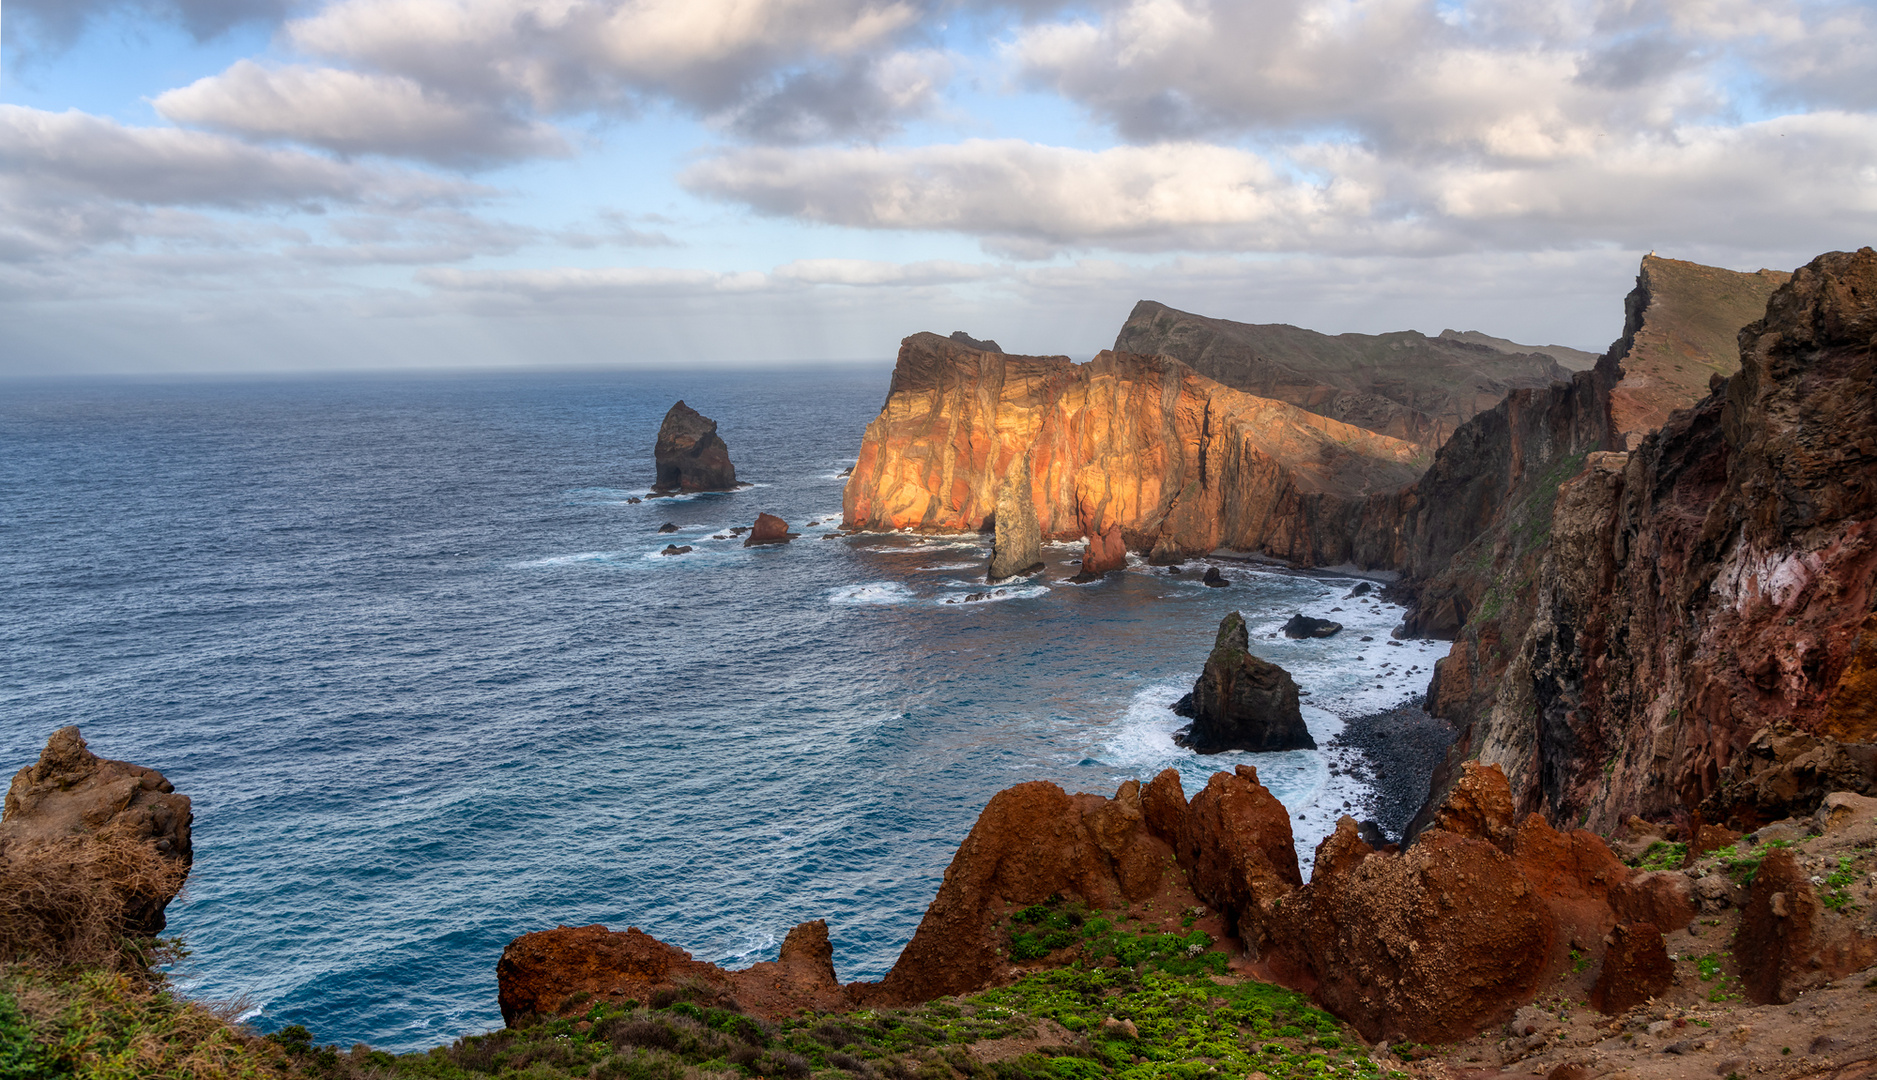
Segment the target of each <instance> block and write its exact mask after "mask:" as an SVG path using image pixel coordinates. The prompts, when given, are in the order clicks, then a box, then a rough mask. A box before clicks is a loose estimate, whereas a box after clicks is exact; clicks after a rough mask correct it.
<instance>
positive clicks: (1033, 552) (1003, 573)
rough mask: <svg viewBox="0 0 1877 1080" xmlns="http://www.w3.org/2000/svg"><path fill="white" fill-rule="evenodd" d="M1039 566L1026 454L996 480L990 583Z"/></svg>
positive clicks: (1040, 555)
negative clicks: (995, 509) (994, 524)
mask: <svg viewBox="0 0 1877 1080" xmlns="http://www.w3.org/2000/svg"><path fill="white" fill-rule="evenodd" d="M1042 568H1043V538H1042V533H1041V532H1039V531H1038V529H1037V524H1036V501H1035V499H1034V498H1032V496H1031V491H1030V458H1029V455H1027V454H1026V455H1024V456H1023V457H1021V458H1018V459H1017V460H1016V461H1015V462H1014V463H1012V465H1011V468H1010V471H1009V472H1007V473H1005V474H1004V478H1003V479H1002V480H1000V481H998V484H997V523H996V532H995V533H994V534H993V539H992V542H991V565H990V569H989V570H988V571H987V572H986V574H985V577H986V579H987V580H989V581H991V582H992V583H995V582H999V581H1002V580H1004V579H1005V578H1009V577H1015V576H1017V575H1018V574H1028V573H1032V572H1033V571H1036V570H1040V569H1042Z"/></svg>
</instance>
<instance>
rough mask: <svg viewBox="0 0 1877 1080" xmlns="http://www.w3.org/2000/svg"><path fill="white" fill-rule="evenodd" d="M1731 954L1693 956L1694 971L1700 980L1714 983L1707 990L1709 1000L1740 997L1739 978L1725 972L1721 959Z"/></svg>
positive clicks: (1716, 1000) (1734, 999)
mask: <svg viewBox="0 0 1877 1080" xmlns="http://www.w3.org/2000/svg"><path fill="white" fill-rule="evenodd" d="M1732 955H1733V954H1732V953H1725V952H1722V953H1708V954H1707V955H1706V956H1697V957H1695V971H1696V972H1698V973H1699V974H1700V976H1701V981H1702V982H1711V983H1714V984H1715V985H1714V987H1713V989H1711V990H1709V991H1708V1000H1709V1001H1713V1002H1721V1001H1737V1000H1739V999H1740V980H1739V979H1738V978H1736V977H1734V976H1732V975H1729V974H1727V972H1726V971H1725V970H1724V965H1723V961H1724V960H1725V959H1726V958H1727V957H1729V956H1732Z"/></svg>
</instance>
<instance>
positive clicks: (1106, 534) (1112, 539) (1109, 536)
mask: <svg viewBox="0 0 1877 1080" xmlns="http://www.w3.org/2000/svg"><path fill="white" fill-rule="evenodd" d="M1127 564H1128V548H1127V543H1126V541H1124V540H1122V538H1121V527H1120V526H1119V525H1110V526H1108V527H1107V528H1106V529H1103V530H1102V531H1101V532H1099V533H1094V534H1091V535H1090V536H1089V538H1088V548H1087V550H1086V551H1085V552H1084V553H1083V555H1082V573H1084V574H1089V575H1100V574H1106V573H1108V572H1109V571H1111V570H1121V569H1125V568H1126V567H1127Z"/></svg>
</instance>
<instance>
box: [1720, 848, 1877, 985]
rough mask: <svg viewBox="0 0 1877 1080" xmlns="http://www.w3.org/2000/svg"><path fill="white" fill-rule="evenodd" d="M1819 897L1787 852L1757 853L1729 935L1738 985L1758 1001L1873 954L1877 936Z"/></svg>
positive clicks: (1838, 972) (1826, 977)
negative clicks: (1743, 903) (1742, 907)
mask: <svg viewBox="0 0 1877 1080" xmlns="http://www.w3.org/2000/svg"><path fill="white" fill-rule="evenodd" d="M1861 929H1862V928H1861V927H1859V926H1858V925H1857V923H1855V922H1854V921H1853V920H1851V919H1849V918H1846V917H1845V916H1844V915H1842V914H1838V913H1836V912H1833V911H1830V910H1828V909H1827V908H1826V907H1825V905H1824V904H1823V903H1821V902H1820V901H1819V898H1818V892H1817V890H1815V889H1814V888H1813V887H1812V882H1811V880H1810V879H1809V878H1808V877H1807V875H1806V874H1805V872H1804V871H1803V870H1801V869H1800V867H1799V864H1798V861H1797V860H1795V859H1794V858H1793V857H1792V852H1791V851H1790V850H1788V849H1786V848H1773V849H1772V850H1770V851H1768V852H1767V853H1766V855H1765V856H1764V857H1763V858H1761V859H1760V865H1759V869H1758V870H1756V871H1755V872H1754V875H1753V887H1752V891H1751V892H1749V893H1748V895H1747V904H1746V908H1745V910H1744V911H1742V912H1741V915H1740V929H1739V931H1738V932H1737V933H1736V934H1735V936H1734V949H1733V951H1734V960H1735V962H1736V963H1738V964H1739V965H1740V983H1741V988H1742V989H1743V990H1745V991H1746V995H1747V1000H1749V1001H1752V1002H1754V1003H1755V1004H1758V1005H1770V1004H1774V1003H1784V1002H1789V1001H1791V1000H1793V999H1794V998H1796V997H1798V996H1799V995H1800V994H1802V993H1804V992H1805V991H1807V990H1810V989H1813V988H1814V987H1817V986H1821V985H1823V984H1825V983H1828V982H1830V981H1832V980H1833V979H1836V978H1838V977H1840V976H1842V975H1847V974H1849V973H1851V972H1853V971H1857V970H1860V969H1861V968H1863V967H1864V966H1866V965H1867V964H1869V963H1870V962H1871V961H1872V960H1877V938H1872V937H1866V936H1865V935H1864V934H1863V933H1861V932H1860V931H1861Z"/></svg>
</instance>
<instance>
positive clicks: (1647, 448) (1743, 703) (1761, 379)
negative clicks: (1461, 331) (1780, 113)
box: [1431, 248, 1877, 828]
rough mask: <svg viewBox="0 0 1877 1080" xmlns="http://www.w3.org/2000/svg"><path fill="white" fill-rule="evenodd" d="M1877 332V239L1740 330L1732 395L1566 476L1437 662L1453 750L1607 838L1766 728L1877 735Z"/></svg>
mask: <svg viewBox="0 0 1877 1080" xmlns="http://www.w3.org/2000/svg"><path fill="white" fill-rule="evenodd" d="M1873 335H1877V252H1873V251H1872V250H1871V249H1869V248H1865V249H1863V250H1861V251H1858V252H1855V253H1849V254H1847V253H1833V254H1830V255H1824V256H1820V257H1819V258H1818V259H1816V260H1814V261H1813V262H1812V263H1811V264H1809V265H1807V266H1805V267H1803V268H1801V269H1800V270H1799V271H1798V272H1797V273H1795V274H1794V275H1793V276H1792V279H1791V281H1790V282H1788V283H1787V284H1786V285H1784V286H1781V287H1780V288H1779V289H1778V291H1776V292H1775V293H1774V294H1773V295H1772V297H1771V300H1770V302H1769V304H1768V305H1767V308H1766V311H1765V317H1764V318H1763V319H1762V320H1760V321H1759V322H1756V323H1753V324H1752V325H1750V326H1748V327H1746V328H1745V329H1743V330H1742V331H1741V332H1740V336H1739V357H1740V368H1739V373H1738V374H1737V375H1736V376H1735V377H1733V378H1732V379H1730V380H1728V382H1727V383H1726V384H1725V387H1724V388H1723V389H1721V390H1719V391H1717V392H1716V393H1713V394H1711V395H1709V396H1708V397H1707V398H1706V399H1705V400H1703V401H1701V402H1700V403H1699V404H1697V405H1696V406H1695V407H1694V408H1693V409H1692V410H1688V411H1685V412H1681V413H1677V414H1675V415H1673V416H1672V417H1671V418H1670V419H1669V421H1668V423H1667V424H1666V425H1665V426H1664V427H1663V428H1662V429H1661V430H1660V431H1659V432H1656V433H1654V434H1652V435H1650V436H1648V437H1647V438H1645V439H1643V440H1642V442H1641V444H1640V445H1639V446H1638V447H1637V448H1636V449H1635V450H1634V451H1633V452H1629V453H1622V452H1613V453H1601V454H1595V455H1591V456H1590V459H1589V461H1588V467H1587V468H1586V469H1585V470H1584V471H1583V472H1582V473H1581V474H1580V475H1577V476H1576V477H1574V478H1572V479H1569V480H1568V481H1566V482H1565V483H1563V484H1562V485H1560V489H1559V493H1558V495H1557V497H1556V504H1555V509H1554V510H1553V512H1552V513H1551V514H1550V515H1549V516H1548V518H1547V519H1546V521H1545V529H1546V533H1547V536H1546V540H1545V542H1544V543H1543V544H1541V545H1539V546H1538V548H1537V549H1536V554H1535V555H1532V556H1529V557H1528V558H1527V559H1526V560H1525V562H1524V563H1523V564H1521V565H1519V566H1511V567H1503V569H1508V570H1511V571H1514V572H1520V571H1523V570H1525V569H1529V572H1530V577H1529V578H1524V579H1518V580H1514V579H1511V578H1510V577H1501V578H1499V579H1498V580H1497V581H1495V582H1494V584H1493V585H1492V586H1491V589H1489V596H1488V598H1487V599H1486V600H1483V601H1482V603H1481V604H1480V605H1479V608H1478V610H1476V611H1475V612H1474V614H1473V617H1472V618H1471V619H1470V621H1469V623H1468V626H1467V628H1466V632H1465V633H1463V634H1462V635H1461V638H1460V640H1459V641H1457V642H1456V645H1455V649H1454V653H1453V655H1451V656H1450V657H1448V658H1447V659H1446V660H1443V661H1442V662H1441V663H1440V664H1439V665H1438V667H1437V674H1436V678H1435V684H1434V689H1433V692H1432V694H1431V697H1432V699H1433V701H1432V705H1433V707H1434V708H1436V709H1437V710H1439V711H1441V712H1442V714H1443V715H1448V716H1449V717H1451V718H1454V719H1457V720H1460V721H1462V722H1466V723H1468V724H1469V728H1468V731H1467V732H1466V734H1465V735H1463V737H1462V739H1461V742H1460V744H1459V745H1457V746H1456V750H1455V754H1456V755H1457V758H1461V757H1465V756H1468V755H1477V756H1478V757H1479V758H1480V760H1482V761H1488V762H1494V763H1497V764H1499V765H1501V766H1502V767H1503V768H1504V769H1505V771H1506V774H1507V776H1508V778H1509V779H1510V781H1511V786H1512V790H1513V792H1514V794H1515V796H1516V798H1517V800H1518V804H1519V806H1520V807H1521V808H1524V809H1535V810H1543V811H1544V812H1545V813H1546V814H1547V815H1548V816H1550V817H1551V818H1552V820H1565V819H1568V820H1573V821H1576V820H1588V821H1589V822H1590V824H1591V826H1592V827H1593V828H1608V827H1611V826H1613V825H1615V824H1616V823H1618V822H1620V821H1622V820H1623V819H1625V818H1626V817H1627V816H1629V815H1631V814H1640V815H1643V816H1654V817H1661V816H1664V815H1667V814H1671V813H1675V812H1679V811H1683V810H1686V809H1692V808H1694V807H1695V806H1697V805H1698V804H1700V803H1701V802H1702V801H1703V800H1704V799H1708V798H1709V797H1710V796H1713V795H1714V794H1715V793H1716V792H1717V790H1718V789H1719V788H1721V786H1722V785H1723V784H1724V783H1726V782H1727V781H1728V780H1729V779H1730V777H1736V776H1738V775H1740V774H1741V769H1742V768H1744V767H1746V764H1747V763H1746V762H1745V761H1744V760H1743V761H1738V762H1737V761H1736V760H1735V759H1736V758H1741V757H1742V756H1743V752H1744V751H1746V750H1747V749H1748V747H1749V745H1750V744H1752V743H1753V740H1754V738H1755V735H1756V733H1759V732H1760V731H1761V729H1762V728H1764V727H1766V726H1767V725H1769V724H1774V723H1780V724H1784V725H1789V726H1790V729H1791V730H1793V731H1795V732H1798V733H1802V734H1803V733H1809V735H1810V736H1813V737H1815V738H1813V739H1812V742H1817V741H1819V739H1825V740H1827V741H1831V742H1832V743H1833V744H1834V745H1835V744H1837V743H1852V744H1864V743H1870V742H1872V741H1877V723H1873V722H1872V717H1871V715H1870V714H1871V710H1870V709H1869V707H1868V703H1867V702H1866V701H1864V700H1863V695H1864V693H1865V689H1866V685H1867V683H1868V682H1869V679H1868V672H1867V669H1868V667H1869V664H1868V661H1867V658H1866V659H1864V660H1861V659H1860V657H1863V656H1864V653H1863V652H1861V651H1860V648H1861V647H1860V640H1861V639H1862V636H1863V635H1864V633H1865V631H1866V628H1867V625H1868V623H1869V619H1870V615H1871V609H1872V606H1873V602H1874V601H1877V522H1873V520H1872V517H1873V511H1877V366H1874V364H1873V358H1872V347H1873ZM1493 589H1497V590H1502V595H1500V596H1499V598H1498V599H1497V600H1494V599H1492V598H1491V590H1493ZM1514 605H1517V606H1520V607H1522V608H1523V609H1524V610H1525V611H1526V612H1527V618H1526V619H1525V620H1524V621H1523V625H1517V624H1514V623H1512V622H1510V621H1509V620H1506V619H1503V618H1500V617H1499V615H1500V612H1499V611H1498V610H1496V609H1498V608H1509V607H1512V606H1514ZM1762 741H1764V740H1762ZM1808 745H1810V744H1809V743H1808ZM1768 752H1769V754H1770V753H1771V751H1770V750H1769V751H1768ZM1852 756H1853V757H1855V756H1856V755H1855V754H1852ZM1865 756H1868V755H1865ZM1457 758H1456V760H1457ZM1821 760H1823V759H1821ZM1730 766H1731V768H1730ZM1852 771H1853V772H1855V771H1856V770H1855V769H1853V770H1852ZM1866 783H1868V778H1867V779H1866ZM1436 797H1438V795H1437V796H1436ZM1724 801H1725V800H1724ZM1708 808H1709V811H1710V812H1711V813H1725V812H1733V813H1734V814H1735V816H1736V817H1738V818H1741V819H1742V820H1743V823H1746V824H1752V823H1753V822H1752V821H1751V820H1747V819H1751V818H1752V817H1754V816H1755V811H1754V810H1753V809H1752V808H1751V806H1749V805H1747V804H1744V803H1734V804H1729V805H1721V804H1718V803H1715V802H1713V801H1710V802H1709V806H1708ZM1809 809H1810V807H1808V806H1804V805H1797V804H1793V805H1786V806H1782V811H1784V812H1791V811H1795V810H1796V811H1806V810H1809Z"/></svg>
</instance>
